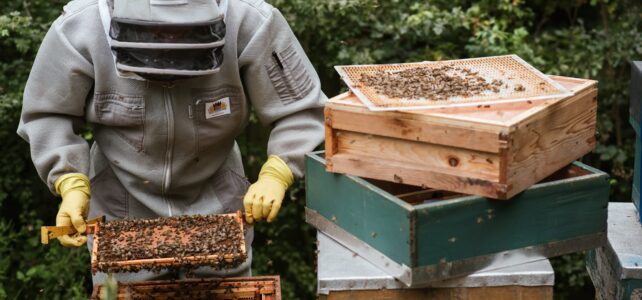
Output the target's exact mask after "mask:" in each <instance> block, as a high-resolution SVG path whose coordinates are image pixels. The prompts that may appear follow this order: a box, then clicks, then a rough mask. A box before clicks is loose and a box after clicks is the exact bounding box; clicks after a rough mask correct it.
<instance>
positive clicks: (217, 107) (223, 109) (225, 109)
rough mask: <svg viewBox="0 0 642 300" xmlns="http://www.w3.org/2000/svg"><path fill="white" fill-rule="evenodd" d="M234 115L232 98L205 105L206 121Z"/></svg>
mask: <svg viewBox="0 0 642 300" xmlns="http://www.w3.org/2000/svg"><path fill="white" fill-rule="evenodd" d="M231 113H232V109H231V108H230V98H229V97H227V98H223V99H221V100H217V101H214V102H208V103H205V119H211V118H216V117H220V116H224V115H229V114H231Z"/></svg>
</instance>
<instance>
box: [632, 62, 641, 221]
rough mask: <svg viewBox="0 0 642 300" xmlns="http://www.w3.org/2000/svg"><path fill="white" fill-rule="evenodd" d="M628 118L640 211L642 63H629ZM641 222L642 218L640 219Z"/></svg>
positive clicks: (637, 205) (635, 201) (635, 190)
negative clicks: (633, 135) (634, 136)
mask: <svg viewBox="0 0 642 300" xmlns="http://www.w3.org/2000/svg"><path fill="white" fill-rule="evenodd" d="M630 96H631V102H630V109H629V113H630V118H629V122H630V123H631V126H633V129H634V130H635V135H636V139H635V169H634V174H633V203H635V207H636V208H637V209H638V211H639V210H640V181H642V176H640V163H641V160H642V146H641V139H640V113H641V111H640V102H642V61H634V62H632V63H631V89H630ZM640 220H641V221H642V217H641V219H640Z"/></svg>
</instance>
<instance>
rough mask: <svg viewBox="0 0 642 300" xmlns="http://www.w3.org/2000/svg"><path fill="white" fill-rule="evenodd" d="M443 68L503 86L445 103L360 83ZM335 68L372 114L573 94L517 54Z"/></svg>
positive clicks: (551, 97) (521, 100)
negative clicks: (386, 92)
mask: <svg viewBox="0 0 642 300" xmlns="http://www.w3.org/2000/svg"><path fill="white" fill-rule="evenodd" d="M443 66H453V67H463V68H467V69H469V70H471V71H473V72H477V73H478V74H479V75H480V76H481V77H483V78H484V79H486V80H487V81H488V82H491V81H493V80H502V82H503V83H504V85H503V86H502V88H501V90H500V92H499V93H495V92H492V91H487V92H484V93H482V94H480V95H473V96H469V97H463V96H456V97H450V98H448V99H446V100H435V99H426V98H412V99H408V98H390V97H387V96H385V95H382V94H380V93H377V91H376V90H375V88H374V87H373V86H367V85H366V84H364V83H363V82H361V78H362V75H364V74H370V75H372V74H375V73H377V72H381V71H384V72H390V73H394V72H399V71H403V70H407V69H412V68H418V67H421V68H439V67H443ZM335 69H336V70H337V72H338V73H339V75H341V79H342V80H343V81H344V82H345V83H346V84H347V85H348V87H349V88H350V90H351V91H352V92H353V93H355V94H356V95H357V97H358V98H359V100H361V101H362V102H363V103H364V104H366V105H367V106H368V108H369V109H370V110H372V111H386V110H415V109H429V108H443V107H454V106H475V105H490V104H497V103H507V102H527V101H535V100H544V99H554V98H564V97H567V96H570V95H572V93H571V92H570V91H569V90H567V89H566V88H564V87H563V86H561V85H560V84H558V83H556V82H554V81H553V80H551V79H550V78H548V76H546V75H544V74H543V73H541V72H540V71H538V70H537V69H535V68H534V67H533V66H531V65H530V64H528V63H527V62H525V61H524V60H523V59H521V58H520V57H519V56H517V55H505V56H493V57H483V58H471V59H460V60H449V61H437V62H420V63H405V64H386V65H354V66H336V67H335ZM520 85H521V86H522V87H523V88H524V89H523V90H519V89H517V87H519V86H520Z"/></svg>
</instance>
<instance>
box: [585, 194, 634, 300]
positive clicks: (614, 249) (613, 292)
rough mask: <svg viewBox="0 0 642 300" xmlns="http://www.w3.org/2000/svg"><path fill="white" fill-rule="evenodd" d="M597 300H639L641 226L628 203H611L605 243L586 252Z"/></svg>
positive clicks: (587, 264) (631, 205)
mask: <svg viewBox="0 0 642 300" xmlns="http://www.w3.org/2000/svg"><path fill="white" fill-rule="evenodd" d="M586 268H587V270H588V273H589V276H590V277H591V280H593V285H594V286H595V295H596V297H595V298H596V299H600V300H624V299H627V300H628V299H642V225H640V223H639V222H638V218H637V211H636V209H635V207H634V206H633V204H631V203H610V204H609V219H608V242H607V243H606V245H604V247H601V248H597V249H594V250H591V251H589V252H588V254H587V256H586Z"/></svg>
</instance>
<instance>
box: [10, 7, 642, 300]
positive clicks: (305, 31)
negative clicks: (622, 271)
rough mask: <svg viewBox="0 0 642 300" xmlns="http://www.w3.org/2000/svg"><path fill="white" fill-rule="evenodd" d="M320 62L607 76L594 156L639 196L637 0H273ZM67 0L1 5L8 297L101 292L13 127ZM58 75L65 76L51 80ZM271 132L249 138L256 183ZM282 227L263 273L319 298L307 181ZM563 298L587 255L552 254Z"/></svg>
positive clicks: (624, 189)
mask: <svg viewBox="0 0 642 300" xmlns="http://www.w3.org/2000/svg"><path fill="white" fill-rule="evenodd" d="M269 2H271V3H273V4H274V5H275V6H277V7H278V8H280V9H281V10H282V12H283V13H284V15H285V16H286V18H287V19H288V20H289V21H290V24H291V26H292V27H293V29H294V31H295V32H296V34H297V36H298V37H299V39H300V41H301V43H302V44H303V46H304V48H305V49H306V51H307V53H308V55H309V57H310V58H311V60H312V61H313V63H314V64H315V67H316V69H317V71H318V72H319V75H320V76H321V78H322V81H323V88H324V91H325V92H326V93H327V94H328V95H330V96H332V95H336V94H337V93H338V92H339V91H340V89H341V85H340V82H339V80H338V76H336V74H335V73H334V71H333V68H332V67H333V66H334V65H339V64H361V63H392V62H410V61H421V60H439V59H450V58H466V57H477V56H487V55H496V54H506V53H516V54H518V55H520V56H521V57H522V58H524V59H525V60H527V61H529V62H530V63H531V64H533V65H534V66H536V67H537V68H539V69H540V70H542V71H544V72H546V73H549V74H558V75H565V76H574V77H582V78H592V79H597V80H599V82H600V84H599V94H600V95H599V106H600V107H599V112H598V114H599V115H598V119H599V120H598V121H599V145H598V147H597V148H596V150H595V151H594V153H592V154H591V155H588V156H587V157H585V158H584V161H585V162H588V163H589V164H591V165H593V166H595V167H598V168H600V169H602V170H604V171H607V172H609V173H610V174H611V175H612V180H611V184H612V200H613V201H630V193H631V179H632V167H633V145H634V139H635V136H634V132H633V130H632V129H631V127H630V126H629V125H628V84H629V80H630V79H629V74H630V69H629V61H630V60H635V59H637V60H640V59H642V28H641V27H642V23H641V21H640V20H641V19H642V8H641V6H642V4H640V2H639V0H621V1H613V0H561V1H553V0H531V1H521V0H494V1H491V0H482V1H464V0H436V1H401V0H319V1H309V0H272V1H269ZM65 3H66V1H63V0H22V1H3V3H2V4H1V5H0V141H2V142H1V143H0V153H2V155H1V156H0V300H1V299H83V298H86V297H87V293H88V291H89V290H90V289H91V279H90V277H89V271H88V263H89V258H88V255H87V253H86V250H84V249H76V250H68V249H63V248H62V247H60V246H59V245H57V243H54V244H53V245H50V246H46V247H44V246H41V245H39V241H38V234H39V231H38V228H39V226H41V225H42V224H53V223H54V216H55V212H56V209H57V201H58V200H57V199H55V198H53V196H52V195H51V194H50V193H49V192H48V191H47V190H46V188H45V187H44V184H42V183H41V182H40V180H39V179H38V177H37V175H36V173H35V170H34V168H33V167H32V165H31V161H30V157H29V149H28V146H27V144H26V143H25V142H23V141H22V140H20V139H19V138H18V137H17V136H16V134H15V130H16V127H17V124H18V119H19V113H20V105H21V97H22V89H23V87H24V83H25V81H26V79H27V76H28V73H29V70H30V67H31V63H32V61H33V57H34V55H35V53H36V51H37V49H38V45H39V43H40V41H41V39H42V37H43V35H44V33H45V32H46V30H47V28H48V26H49V24H50V23H51V22H52V21H53V19H54V18H56V17H57V16H58V15H59V14H60V12H61V10H62V7H63V5H64V4H65ZM52 80H55V79H54V78H52ZM267 132H268V129H266V128H261V127H260V126H259V125H258V124H256V122H253V123H252V125H251V126H250V127H249V128H248V130H247V131H246V133H245V134H244V135H243V136H241V137H240V140H241V144H242V145H243V147H242V148H243V153H244V159H245V162H246V166H247V171H248V174H250V178H251V179H253V178H254V177H255V176H256V174H257V172H258V168H259V167H260V164H261V163H262V161H263V160H264V159H265V142H266V138H267V137H266V136H267ZM289 195H290V197H289V200H286V204H285V205H284V208H283V209H282V212H281V214H280V216H279V218H278V220H277V222H276V223H274V224H273V225H270V226H266V225H260V226H258V229H257V238H256V241H255V260H254V272H255V274H280V275H281V276H282V278H283V280H284V283H283V292H284V299H313V298H314V293H315V289H316V286H315V231H314V230H313V229H312V228H310V227H309V226H307V225H304V224H305V222H304V218H303V206H304V202H305V201H304V196H305V192H304V190H303V189H302V185H301V184H300V185H299V186H298V187H296V188H294V189H292V190H291V192H290V194H289ZM553 264H554V266H555V269H556V291H555V292H556V298H559V299H575V298H588V297H591V293H592V289H593V287H592V285H591V283H590V280H589V279H588V276H587V275H586V271H585V267H584V263H583V254H581V253H580V254H574V255H568V256H564V257H562V258H557V259H555V260H553Z"/></svg>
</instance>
